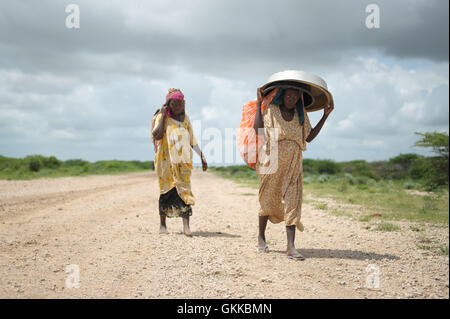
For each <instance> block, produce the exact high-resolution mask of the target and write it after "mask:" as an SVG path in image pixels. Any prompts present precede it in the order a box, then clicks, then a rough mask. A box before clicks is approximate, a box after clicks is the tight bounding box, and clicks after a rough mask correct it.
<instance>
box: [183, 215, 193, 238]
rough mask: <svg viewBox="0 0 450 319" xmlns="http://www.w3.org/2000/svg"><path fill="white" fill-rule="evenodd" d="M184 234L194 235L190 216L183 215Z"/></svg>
mask: <svg viewBox="0 0 450 319" xmlns="http://www.w3.org/2000/svg"><path fill="white" fill-rule="evenodd" d="M183 234H185V235H186V236H188V237H192V233H191V229H190V228H189V216H187V217H183Z"/></svg>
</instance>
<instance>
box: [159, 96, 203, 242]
mask: <svg viewBox="0 0 450 319" xmlns="http://www.w3.org/2000/svg"><path fill="white" fill-rule="evenodd" d="M152 137H153V139H154V144H155V152H156V154H155V162H154V163H155V170H156V174H157V175H158V182H159V188H160V197H159V215H160V222H161V223H160V233H167V226H166V217H182V218H183V233H184V234H185V235H186V236H189V237H191V236H192V233H191V230H190V228H189V216H191V215H192V208H191V206H192V205H194V203H195V198H194V194H193V193H192V191H191V171H192V169H193V167H192V149H191V148H193V149H194V150H195V152H196V153H197V154H198V155H199V156H200V158H201V161H202V168H203V171H206V169H207V168H208V164H207V163H206V159H205V157H204V156H203V153H202V151H201V150H200V148H199V147H198V145H197V141H196V139H195V137H194V133H193V129H192V125H191V122H190V120H189V117H188V115H187V114H186V113H185V100H184V95H183V93H182V92H181V91H180V90H179V89H169V93H168V94H167V96H166V103H165V104H164V105H163V107H162V108H161V110H160V111H159V112H158V113H157V114H155V117H154V121H152Z"/></svg>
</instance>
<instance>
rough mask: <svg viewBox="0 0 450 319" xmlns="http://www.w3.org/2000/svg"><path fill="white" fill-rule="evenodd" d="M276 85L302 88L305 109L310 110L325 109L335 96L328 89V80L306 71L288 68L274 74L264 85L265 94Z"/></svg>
mask: <svg viewBox="0 0 450 319" xmlns="http://www.w3.org/2000/svg"><path fill="white" fill-rule="evenodd" d="M276 87H281V88H300V89H302V91H303V92H304V99H305V109H306V111H308V112H314V111H318V110H321V109H324V108H326V107H328V105H329V104H331V103H332V102H333V96H332V95H331V93H330V92H329V91H328V86H327V82H325V80H324V79H322V78H321V77H320V76H317V75H315V74H312V73H309V72H306V71H300V70H287V71H282V72H277V73H274V74H272V75H271V76H270V77H269V80H267V83H266V84H264V85H263V86H262V88H263V90H264V95H266V94H268V93H269V92H270V91H272V90H273V89H274V88H276Z"/></svg>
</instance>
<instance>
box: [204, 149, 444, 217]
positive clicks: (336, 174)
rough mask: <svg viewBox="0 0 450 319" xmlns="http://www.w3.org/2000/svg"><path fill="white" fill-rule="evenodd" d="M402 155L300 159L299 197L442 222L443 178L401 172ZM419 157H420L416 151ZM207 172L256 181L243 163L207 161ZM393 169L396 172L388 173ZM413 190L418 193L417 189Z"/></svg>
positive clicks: (243, 181) (379, 214) (379, 213)
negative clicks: (432, 181) (301, 185)
mask: <svg viewBox="0 0 450 319" xmlns="http://www.w3.org/2000/svg"><path fill="white" fill-rule="evenodd" d="M405 158H406V159H408V161H410V159H413V158H416V156H411V155H407V156H404V155H401V156H399V157H396V158H393V159H390V160H389V161H386V163H380V162H376V166H377V168H374V166H373V164H374V163H368V162H365V161H351V162H344V163H336V162H333V161H331V160H326V161H324V160H312V159H308V160H306V159H305V160H304V161H303V182H304V190H305V200H306V201H307V200H308V199H309V196H311V195H312V196H313V197H319V198H332V199H334V200H336V201H338V202H339V203H341V204H351V205H360V206H363V207H364V208H365V209H367V210H368V211H373V212H376V213H377V214H376V215H375V216H377V217H376V218H375V217H372V216H371V215H373V214H371V215H367V216H366V215H364V216H359V219H358V218H357V215H355V216H354V217H355V218H356V219H357V220H360V221H365V222H368V221H372V220H375V219H381V220H406V221H413V222H430V223H448V221H449V196H448V183H447V184H443V185H438V186H437V185H435V186H434V187H430V185H429V184H428V179H427V177H426V176H422V178H421V179H418V178H412V177H411V176H408V175H407V172H408V170H409V168H410V166H409V167H408V165H404V164H403V165H399V164H398V162H403V163H404V162H405ZM420 158H421V157H420ZM390 165H395V166H394V168H393V169H391V170H390V171H389V172H387V173H386V172H385V173H384V174H380V173H379V172H380V167H383V166H384V167H389V166H390ZM209 169H210V171H211V172H213V173H214V174H217V175H219V176H221V177H224V178H228V179H231V180H234V181H236V182H238V183H240V184H244V185H246V186H250V187H254V188H257V187H258V177H257V175H256V171H255V170H253V169H251V168H250V167H248V166H245V165H235V166H226V167H210V168H209ZM394 172H396V173H395V174H394ZM417 191H419V193H417ZM313 204H315V207H316V208H317V209H321V210H325V211H329V212H330V213H333V212H334V211H335V210H336V209H335V208H333V207H328V206H327V205H324V204H323V203H320V202H317V201H316V200H314V201H313ZM352 214H353V212H350V211H349V212H341V215H352Z"/></svg>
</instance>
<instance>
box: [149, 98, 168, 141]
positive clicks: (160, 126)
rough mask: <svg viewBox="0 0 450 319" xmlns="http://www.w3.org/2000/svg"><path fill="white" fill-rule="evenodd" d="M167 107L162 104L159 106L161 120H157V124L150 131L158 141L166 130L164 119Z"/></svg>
mask: <svg viewBox="0 0 450 319" xmlns="http://www.w3.org/2000/svg"><path fill="white" fill-rule="evenodd" d="M168 109H169V106H168V105H166V104H164V106H163V107H162V108H161V111H160V112H161V113H162V118H161V121H159V123H158V125H157V126H156V127H155V128H154V129H153V131H152V134H153V137H154V138H155V139H156V140H158V141H159V140H160V139H162V138H163V136H164V132H165V131H166V127H165V122H166V121H165V120H166V117H167V110H168Z"/></svg>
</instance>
